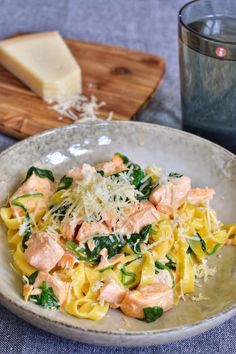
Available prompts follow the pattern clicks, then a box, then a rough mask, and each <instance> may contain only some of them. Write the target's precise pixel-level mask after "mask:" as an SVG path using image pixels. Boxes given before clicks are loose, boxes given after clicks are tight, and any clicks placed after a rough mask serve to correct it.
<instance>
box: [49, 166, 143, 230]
mask: <svg viewBox="0 0 236 354" xmlns="http://www.w3.org/2000/svg"><path fill="white" fill-rule="evenodd" d="M86 170H87V172H88V173H87V174H86V176H85V177H84V178H83V180H81V181H79V183H76V182H75V184H74V185H73V187H72V188H71V189H68V190H67V191H65V192H64V193H63V196H62V198H63V201H62V203H61V204H60V205H57V209H60V207H62V206H63V205H65V204H69V205H70V207H69V208H68V209H67V211H66V214H65V218H64V220H65V221H68V219H69V220H71V219H73V218H75V219H76V220H77V221H78V220H82V221H86V222H95V221H99V220H101V217H102V215H104V213H106V212H107V213H109V215H112V216H114V220H115V221H114V223H116V221H118V220H119V219H123V218H126V219H127V217H128V216H129V215H130V214H131V213H132V211H133V208H134V207H135V206H136V205H137V204H138V203H139V202H138V200H137V199H136V196H137V194H138V193H139V192H138V191H136V190H135V186H133V185H131V184H130V182H129V181H128V180H127V179H126V178H123V176H122V175H121V176H108V177H106V178H104V177H103V176H101V175H100V174H98V173H97V172H96V170H95V169H94V172H93V170H91V169H90V170H89V169H88V168H86ZM49 213H53V218H54V224H53V225H52V227H60V220H59V216H60V214H59V213H57V211H56V210H53V209H51V210H50V211H49Z"/></svg>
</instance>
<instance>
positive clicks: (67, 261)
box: [57, 251, 78, 268]
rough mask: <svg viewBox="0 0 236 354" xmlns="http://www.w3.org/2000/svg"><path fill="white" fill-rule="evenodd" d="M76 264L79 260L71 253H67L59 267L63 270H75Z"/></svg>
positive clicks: (60, 261)
mask: <svg viewBox="0 0 236 354" xmlns="http://www.w3.org/2000/svg"><path fill="white" fill-rule="evenodd" d="M76 263H78V260H77V258H76V257H75V256H74V255H73V254H72V253H71V252H69V251H65V253H64V254H63V256H62V257H61V259H60V260H59V262H58V263H57V265H58V267H61V268H73V267H74V265H75V264H76Z"/></svg>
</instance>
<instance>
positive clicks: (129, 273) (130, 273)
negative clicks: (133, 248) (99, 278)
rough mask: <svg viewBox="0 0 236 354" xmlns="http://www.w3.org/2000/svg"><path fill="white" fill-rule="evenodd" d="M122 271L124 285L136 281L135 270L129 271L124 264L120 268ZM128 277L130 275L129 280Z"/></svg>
mask: <svg viewBox="0 0 236 354" xmlns="http://www.w3.org/2000/svg"><path fill="white" fill-rule="evenodd" d="M120 271H121V283H122V284H123V285H124V286H128V285H131V284H133V283H134V282H135V280H136V274H135V273H134V272H128V271H127V270H126V269H125V265H123V266H122V267H121V268H120ZM126 277H128V278H129V279H128V280H127V279H126Z"/></svg>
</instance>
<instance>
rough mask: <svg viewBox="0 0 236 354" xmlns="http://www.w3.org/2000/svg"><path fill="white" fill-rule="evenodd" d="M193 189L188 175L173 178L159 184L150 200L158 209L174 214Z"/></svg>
mask: <svg viewBox="0 0 236 354" xmlns="http://www.w3.org/2000/svg"><path fill="white" fill-rule="evenodd" d="M190 189H191V179H190V178H189V177H187V176H182V177H180V178H171V180H170V181H169V182H167V183H166V184H162V185H161V186H157V187H156V188H155V189H154V190H153V191H152V193H151V195H150V197H149V200H150V202H152V203H153V204H154V205H155V206H156V208H157V210H158V211H160V212H162V213H164V214H168V215H173V214H174V212H175V211H176V210H177V209H178V208H180V207H181V206H182V205H183V204H184V202H185V201H186V199H187V196H188V193H189V191H190Z"/></svg>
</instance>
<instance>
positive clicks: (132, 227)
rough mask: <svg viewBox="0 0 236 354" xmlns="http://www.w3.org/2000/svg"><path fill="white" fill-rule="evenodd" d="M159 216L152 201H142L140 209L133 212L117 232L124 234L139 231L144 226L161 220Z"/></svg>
mask: <svg viewBox="0 0 236 354" xmlns="http://www.w3.org/2000/svg"><path fill="white" fill-rule="evenodd" d="M159 218H160V215H159V212H158V211H157V210H156V209H155V207H154V206H153V205H152V203H150V202H148V201H142V202H140V204H139V207H138V210H137V211H136V212H135V213H134V214H131V215H130V216H129V218H128V219H127V220H126V221H125V222H123V224H122V225H120V228H119V229H118V230H117V232H119V233H120V234H123V235H130V234H133V233H139V232H140V231H141V230H142V229H143V228H144V226H146V225H148V224H153V223H154V222H155V221H157V220H159Z"/></svg>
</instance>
